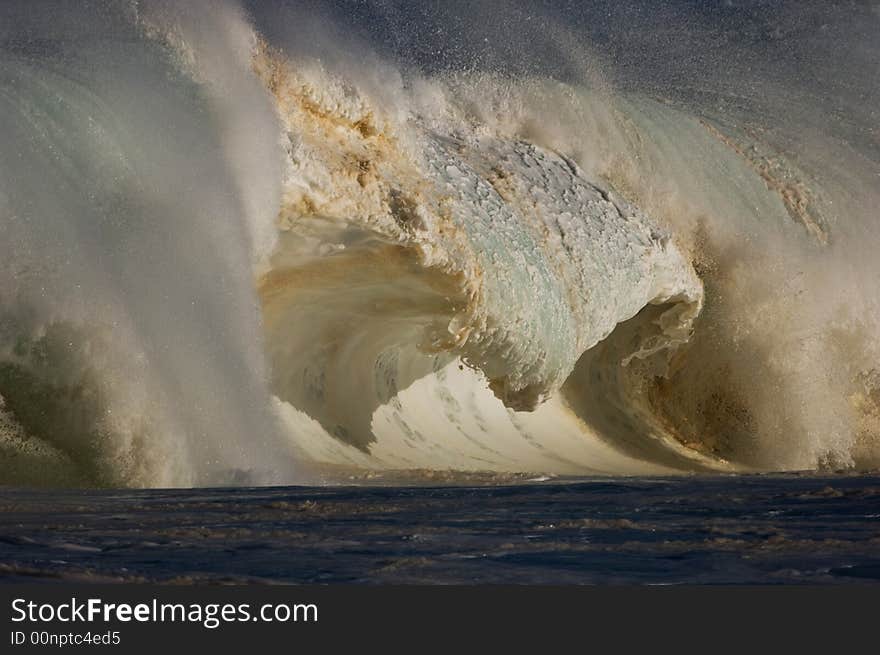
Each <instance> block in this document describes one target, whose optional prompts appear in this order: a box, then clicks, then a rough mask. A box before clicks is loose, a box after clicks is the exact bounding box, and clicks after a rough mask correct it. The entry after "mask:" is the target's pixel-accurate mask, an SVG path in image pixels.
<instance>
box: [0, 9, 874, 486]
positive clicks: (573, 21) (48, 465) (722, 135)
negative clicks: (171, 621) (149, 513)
mask: <svg viewBox="0 0 880 655" xmlns="http://www.w3.org/2000/svg"><path fill="white" fill-rule="evenodd" d="M585 4H588V5H589V6H586V7H584V6H581V3H575V2H562V1H560V2H549V1H546V2H531V3H522V4H514V3H503V5H502V4H501V3H489V2H487V3H454V2H453V3H440V4H439V5H438V4H434V3H431V4H425V5H424V6H421V5H417V4H416V3H409V2H395V1H393V0H387V1H384V2H383V1H381V0H377V1H376V2H366V3H361V2H358V3H354V2H344V1H342V0H339V1H336V2H331V1H328V2H296V3H274V2H250V3H245V4H243V5H236V4H234V3H232V2H222V3H221V2H187V3H178V2H170V1H169V2H162V1H155V2H153V1H143V2H137V1H133V0H132V1H119V2H95V1H88V2H79V3H76V4H75V5H73V4H71V3H64V2H42V1H41V2H15V1H11V2H4V3H3V5H2V8H0V115H2V122H0V484H7V485H9V484H11V485H50V486H71V485H73V486H81V485H86V486H94V485H98V486H105V485H113V486H118V485H126V486H194V485H197V486H198V485H218V484H258V485H260V484H278V483H290V482H298V481H303V480H315V479H331V480H332V479H339V478H340V477H343V478H348V477H351V476H353V475H354V476H361V475H371V473H370V472H374V473H373V474H377V475H387V474H388V473H387V472H388V471H396V472H405V471H409V473H400V475H404V476H409V475H417V476H423V477H424V476H427V477H429V478H430V479H447V478H451V479H457V478H458V477H461V476H466V475H468V474H469V473H468V472H475V471H480V472H484V474H491V475H492V476H498V479H502V480H504V479H518V478H517V477H516V474H521V473H529V474H540V475H594V474H614V475H651V474H669V473H674V472H684V471H712V470H715V471H765V470H812V469H826V470H827V469H863V470H864V469H871V468H874V467H877V466H878V465H880V367H878V346H880V325H878V319H880V307H878V297H877V292H876V289H877V284H878V282H880V263H878V262H880V258H878V257H877V255H876V252H877V246H878V245H880V237H878V232H877V229H876V228H877V219H878V217H877V207H878V206H880V134H878V123H880V120H878V115H877V107H878V104H880V46H878V44H880V40H878V38H877V37H878V36H880V5H878V4H877V3H876V2H849V3H832V2H793V1H792V2H781V3H764V2H759V1H758V0H743V1H733V0H729V1H728V2H726V3H722V2H718V3H706V2H696V1H689V0H675V1H673V0H666V1H664V2H633V1H628V2H604V1H603V2H595V3H585ZM376 472H378V473H376ZM511 476H513V477H511Z"/></svg>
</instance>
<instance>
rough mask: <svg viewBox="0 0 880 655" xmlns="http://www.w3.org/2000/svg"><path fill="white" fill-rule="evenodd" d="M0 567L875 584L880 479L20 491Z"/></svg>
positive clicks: (135, 577)
mask: <svg viewBox="0 0 880 655" xmlns="http://www.w3.org/2000/svg"><path fill="white" fill-rule="evenodd" d="M0 579H2V580H3V581H6V582H10V581H24V580H27V581H33V580H35V579H42V580H46V581H56V580H71V579H75V580H87V581H95V582H99V581H108V580H110V581H113V580H118V581H160V582H174V583H189V582H217V583H220V582H266V583H269V582H274V583H279V582H280V583H517V584H519V583H522V584H550V583H562V584H620V583H626V584H630V583H634V584H682V583H697V584H702V583H721V584H742V583H814V584H815V583H820V584H826V583H830V584H835V583H877V582H880V477H878V476H858V477H857V476H835V477H816V476H803V477H801V476H795V475H787V476H749V477H685V478H673V479H625V480H624V479H621V480H591V481H570V482H569V481H566V482H560V481H554V482H547V483H537V484H520V485H515V486H478V487H461V486H447V487H418V486H415V487H363V486H361V487H287V488H258V489H199V490H169V491H156V490H152V491H30V490H18V489H6V490H4V492H3V498H2V501H0Z"/></svg>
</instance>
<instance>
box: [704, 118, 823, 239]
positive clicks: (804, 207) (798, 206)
mask: <svg viewBox="0 0 880 655" xmlns="http://www.w3.org/2000/svg"><path fill="white" fill-rule="evenodd" d="M700 124H701V125H702V126H703V127H705V128H706V130H707V131H708V132H709V134H711V135H712V136H713V137H715V138H716V139H718V140H719V141H720V142H721V143H723V144H724V145H726V146H727V147H728V148H730V149H731V150H733V151H734V152H735V153H736V154H738V155H739V156H740V157H742V158H743V159H745V160H746V161H747V162H748V163H749V165H751V167H752V168H753V169H754V170H755V172H756V173H758V175H760V176H761V179H763V180H764V183H765V184H766V185H767V188H768V189H770V190H771V191H774V192H776V193H777V194H779V197H780V198H781V199H782V203H783V204H784V205H785V210H786V211H787V212H788V215H789V216H790V217H791V219H792V220H793V221H795V222H796V223H799V224H800V225H802V226H803V227H804V229H805V230H806V231H807V232H808V233H809V234H810V236H812V237H813V238H814V239H816V241H818V242H819V243H820V244H822V245H823V246H825V245H828V240H829V234H828V227H827V225H825V224H824V221H823V220H822V219H821V217H818V216H816V210H815V208H814V206H815V199H814V198H813V197H812V193H811V192H810V190H809V189H808V188H807V187H806V186H805V185H804V183H803V182H801V181H800V180H798V179H794V180H791V181H786V180H783V179H780V177H779V173H777V171H776V170H775V169H778V168H780V166H781V164H780V163H779V162H778V161H776V160H774V159H772V158H770V157H767V156H764V155H760V154H758V153H749V152H747V151H746V150H745V149H744V148H743V147H742V146H741V145H739V144H738V143H736V141H734V140H733V139H731V138H730V137H729V136H727V135H726V134H723V133H722V132H721V131H720V130H719V129H718V128H717V127H715V126H714V125H712V124H711V123H709V122H708V121H706V120H704V119H700ZM782 174H789V175H790V172H787V171H782Z"/></svg>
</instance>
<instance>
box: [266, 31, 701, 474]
mask: <svg viewBox="0 0 880 655" xmlns="http://www.w3.org/2000/svg"><path fill="white" fill-rule="evenodd" d="M255 70H256V71H257V73H258V74H259V75H260V76H261V78H262V79H263V80H264V82H265V83H266V85H267V87H268V88H269V89H270V91H271V92H272V93H273V95H274V96H275V98H276V101H277V104H278V109H279V114H280V117H281V120H282V123H283V125H284V130H285V137H284V141H285V143H286V144H287V172H286V175H285V184H284V189H285V191H284V200H283V201H282V209H281V213H280V218H279V227H280V229H281V230H282V236H281V238H280V240H279V245H278V248H277V249H276V252H275V253H274V255H273V257H272V258H271V260H270V262H269V265H268V269H267V270H266V271H265V272H264V274H263V276H262V278H261V283H260V295H261V299H262V302H263V309H264V321H265V329H266V342H267V350H268V356H269V359H270V362H271V364H272V368H273V389H274V392H275V393H276V395H277V396H278V397H279V398H280V399H281V400H282V401H286V402H289V403H290V404H291V405H293V406H294V407H296V408H298V409H300V410H302V411H304V412H306V413H307V414H308V415H309V416H311V417H312V418H314V419H316V420H318V422H319V423H320V424H321V425H322V426H323V428H324V429H325V430H326V431H327V432H329V433H330V434H331V435H333V436H335V437H337V438H339V439H341V440H342V441H344V442H346V443H350V444H352V445H355V446H357V447H359V448H361V449H365V450H369V448H370V446H371V444H372V443H373V442H375V439H376V437H375V434H374V430H373V428H374V420H375V415H376V412H377V410H379V409H380V408H381V407H383V406H385V405H387V404H388V403H392V404H394V403H396V404H397V405H400V407H399V408H398V409H399V412H398V419H397V420H398V423H399V424H400V429H401V430H403V431H404V432H406V431H408V430H411V427H409V424H410V423H413V422H418V419H417V417H409V418H407V414H408V411H415V410H408V409H407V408H406V407H403V406H402V405H401V398H402V397H403V396H400V395H399V394H400V392H402V391H404V390H406V389H407V388H409V387H410V386H411V385H412V384H414V383H415V382H416V381H417V380H420V379H422V378H425V377H429V376H433V375H437V374H438V372H440V371H442V370H444V368H445V367H447V366H448V365H449V364H450V363H451V362H453V361H456V360H459V361H460V362H461V363H462V364H463V365H465V366H467V367H469V368H472V369H474V370H475V371H477V372H478V375H477V376H476V379H475V380H474V381H472V382H471V383H472V384H476V385H484V386H488V388H489V389H491V391H492V392H493V393H494V395H495V396H496V397H497V398H498V399H499V400H500V401H501V402H502V403H503V404H504V405H505V406H506V407H508V408H509V409H510V410H514V411H517V412H523V411H529V412H531V411H534V410H536V409H537V408H538V407H539V406H541V405H542V403H545V402H546V401H547V400H548V399H549V398H551V397H552V396H553V395H554V394H556V393H557V392H558V391H559V389H560V388H561V387H562V386H563V384H564V383H565V381H566V380H567V379H568V378H569V376H570V374H571V373H572V371H573V369H574V367H575V364H576V363H577V361H578V359H579V358H580V356H581V355H582V353H584V352H585V351H587V350H589V349H590V348H592V347H594V346H595V345H596V344H597V343H599V342H601V341H602V340H604V339H606V338H607V337H608V336H609V335H610V334H611V333H612V332H613V331H614V329H615V326H617V325H618V324H619V323H621V322H623V321H626V320H628V319H630V318H632V317H633V316H635V315H636V314H638V313H639V312H640V311H641V310H642V309H643V308H644V307H646V306H648V305H656V306H661V305H662V306H664V311H663V312H662V313H661V314H660V315H659V316H658V317H657V318H656V320H655V321H654V322H653V323H652V325H651V327H650V329H648V328H646V329H645V330H643V331H642V332H641V333H640V334H639V335H638V338H636V339H634V340H633V342H632V343H631V344H629V345H630V346H631V348H630V350H629V351H627V352H625V353H624V354H623V356H622V361H621V362H618V364H620V365H623V366H626V365H627V364H628V363H629V362H630V361H631V360H634V359H639V360H647V359H651V358H654V359H657V360H658V361H659V360H661V359H663V360H664V361H665V357H666V356H665V355H662V353H667V354H668V353H669V352H671V351H673V350H674V349H675V348H677V347H678V346H680V345H681V344H683V343H684V342H686V341H687V339H688V336H689V334H690V331H691V328H692V323H693V320H694V319H695V317H696V316H697V315H698V314H699V312H700V308H701V305H702V285H701V283H700V280H699V278H698V277H697V275H696V273H695V272H694V269H693V267H692V266H691V265H690V263H689V262H688V260H687V259H686V258H685V256H684V255H683V254H682V253H681V252H680V251H679V250H678V249H677V247H676V246H675V244H674V243H673V242H672V240H671V239H670V237H669V236H668V235H667V234H665V233H663V232H662V231H660V230H659V229H658V228H657V227H656V226H655V225H654V224H652V222H651V221H650V220H649V219H648V218H647V217H646V216H645V215H644V214H643V213H641V212H640V211H638V210H637V209H635V208H634V207H632V206H631V205H629V204H627V203H626V202H624V201H623V200H622V199H620V198H618V197H616V196H614V195H613V194H612V193H611V192H609V191H606V190H604V189H602V188H600V187H599V186H597V185H595V184H593V183H591V182H589V181H588V180H587V179H586V177H585V175H584V173H583V171H581V170H580V168H579V167H578V166H577V165H576V164H575V163H574V162H573V161H572V160H570V159H569V158H567V157H565V156H564V155H562V154H560V153H558V152H555V151H552V150H548V149H546V148H542V147H540V146H538V145H536V144H534V143H530V142H528V141H525V140H522V139H512V138H509V137H505V136H504V135H502V134H500V133H493V132H491V130H488V129H486V126H485V125H472V126H470V127H467V129H464V127H465V126H466V123H463V122H461V121H454V120H452V118H454V116H453V109H452V108H442V109H444V110H445V111H446V112H447V113H446V114H443V113H442V111H441V109H436V110H435V111H436V112H437V113H436V114H435V115H432V116H425V115H423V114H419V113H417V112H415V110H411V111H410V112H409V113H407V112H402V111H400V110H399V111H398V112H397V113H396V114H394V115H390V114H385V113H383V112H382V109H381V107H379V106H377V105H375V104H374V103H373V102H372V101H371V99H370V98H369V97H367V96H362V95H360V94H358V93H357V92H356V91H355V90H353V89H352V88H351V87H350V86H347V85H346V84H345V83H344V82H343V81H342V80H340V79H338V78H336V77H334V76H333V75H332V74H330V73H329V72H327V71H326V70H325V69H323V68H322V67H321V66H320V65H319V64H317V63H314V62H312V63H310V62H297V65H296V66H294V65H293V64H292V63H290V62H288V61H285V60H284V59H283V58H281V56H280V55H279V54H277V53H274V52H272V51H271V50H270V49H268V48H266V47H263V48H262V49H261V50H260V51H258V54H257V56H256V58H255ZM414 104H415V102H414V101H413V105H414ZM660 369H662V365H658V367H657V373H656V374H658V375H659V374H661V373H662V371H661V370H660ZM475 393H477V392H475ZM477 395H478V394H477ZM480 402H481V403H485V402H486V399H485V398H484V399H482V400H481V401H480ZM438 405H442V399H440V398H438ZM420 411H422V410H420ZM425 411H431V410H425ZM560 411H565V410H560ZM463 420H464V419H463V418H462V417H456V416H454V415H452V414H451V413H447V414H446V416H445V417H442V416H441V417H439V418H438V419H437V421H436V427H434V428H432V429H431V431H432V432H433V434H431V435H430V436H429V437H427V438H428V439H429V440H432V441H437V442H439V441H442V439H443V435H442V434H441V433H442V432H443V431H445V430H459V431H462V430H463V428H462V427H461V422H462V421H463ZM465 431H467V430H465ZM486 431H487V432H489V433H491V432H492V431H493V427H492V426H488V427H486ZM422 436H423V437H424V436H425V435H422ZM475 438H478V439H480V440H486V439H488V440H490V441H491V437H487V436H486V435H479V437H475ZM512 465H513V466H514V467H515V466H516V464H515V463H512Z"/></svg>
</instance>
